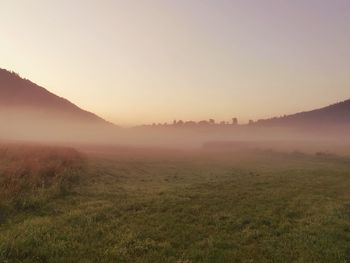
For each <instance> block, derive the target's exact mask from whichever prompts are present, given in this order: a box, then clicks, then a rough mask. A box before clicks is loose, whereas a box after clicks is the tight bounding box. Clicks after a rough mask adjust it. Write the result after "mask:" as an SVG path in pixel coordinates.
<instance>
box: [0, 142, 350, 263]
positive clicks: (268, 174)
mask: <svg viewBox="0 0 350 263" xmlns="http://www.w3.org/2000/svg"><path fill="white" fill-rule="evenodd" d="M0 149H1V150H0V156H1V163H0V191H1V195H0V198H1V199H0V262H187V263H189V262H327V263H328V262H337V263H338V262H342V263H345V262H350V158H348V157H346V156H337V155H332V154H326V153H317V154H316V153H312V154H304V153H300V152H292V153H282V152H273V151H258V150H254V151H253V150H249V151H248V150H247V151H204V150H203V151H199V150H198V151H186V152H178V151H165V150H164V151H161V150H159V151H153V152H151V153H150V152H147V151H139V152H138V151H137V150H135V152H133V151H128V152H125V153H123V152H120V153H109V154H97V153H79V152H77V151H75V150H72V149H63V148H62V149H61V148H57V149H54V148H45V147H43V148H40V147H39V148H36V147H34V148H30V149H27V148H26V147H24V148H20V149H14V150H13V149H12V147H8V146H2V148H0ZM24 149H25V150H24ZM18 160H22V161H21V162H19V161H18ZM23 160H27V161H23Z"/></svg>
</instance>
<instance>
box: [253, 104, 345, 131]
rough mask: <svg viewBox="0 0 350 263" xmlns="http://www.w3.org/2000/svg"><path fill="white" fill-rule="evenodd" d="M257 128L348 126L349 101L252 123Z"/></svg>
mask: <svg viewBox="0 0 350 263" xmlns="http://www.w3.org/2000/svg"><path fill="white" fill-rule="evenodd" d="M251 125H257V126H281V127H284V126H285V127H306V128H307V127H321V126H324V127H330V126H334V127H337V126H349V125H350V99H348V100H345V101H342V102H338V103H335V104H332V105H329V106H327V107H323V108H319V109H315V110H311V111H304V112H299V113H295V114H291V115H285V116H282V117H275V118H270V119H262V120H258V121H256V122H252V123H251Z"/></svg>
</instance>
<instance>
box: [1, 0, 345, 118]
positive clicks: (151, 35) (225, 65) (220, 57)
mask: <svg viewBox="0 0 350 263" xmlns="http://www.w3.org/2000/svg"><path fill="white" fill-rule="evenodd" d="M349 14H350V1H347V0H332V1H329V0H308V1H304V0H296V1H282V0H266V1H260V0H255V1H247V0H239V1H238V0H237V1H234V0H232V1H229V0H227V1H220V0H215V1H214V0H212V1H208V0H178V1H170V0H162V1H161V0H159V1H155V0H143V1H142V0H140V1H133V0H125V1H106V0H105V1H104V0H102V1H96V0H90V1H86V0H85V1H83V0H81V1H68V0H63V1H49V0H31V1H29V0H22V1H19V0H0V32H1V39H0V67H1V68H6V69H9V70H14V71H16V72H18V73H19V74H20V75H21V76H23V77H26V78H28V79H30V80H32V81H34V82H36V83H37V84H39V85H42V86H44V87H46V88H47V89H49V90H50V91H52V92H54V93H56V94H57V95H60V96H62V97H65V98H67V99H69V100H71V101H72V102H74V103H76V104H77V105H79V106H81V107H82V108H84V109H87V110H89V111H93V112H95V113H97V114H98V115H100V116H102V117H104V118H106V119H108V120H110V121H112V122H115V123H117V124H120V125H134V124H141V123H152V122H165V121H167V122H171V121H172V120H173V119H184V120H188V119H193V120H200V119H208V118H215V119H217V120H224V119H226V120H229V119H230V118H231V117H238V118H239V120H241V121H242V122H243V121H247V120H248V119H257V118H262V117H271V116H274V115H282V114H285V113H286V114H287V113H293V112H296V111H300V110H308V109H313V108H315V107H321V106H325V105H327V104H330V103H333V102H336V101H340V100H345V99H348V98H350V48H349V47H350V15H349Z"/></svg>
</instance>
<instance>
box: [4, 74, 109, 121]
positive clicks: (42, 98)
mask: <svg viewBox="0 0 350 263" xmlns="http://www.w3.org/2000/svg"><path fill="white" fill-rule="evenodd" d="M19 109H21V110H23V114H25V113H26V112H28V111H29V112H40V113H41V114H45V116H46V117H50V116H52V117H53V118H58V119H63V120H71V121H82V122H88V123H96V124H110V123H109V122H107V121H105V120H104V119H102V118H101V117H99V116H97V115H95V114H94V113H91V112H88V111H86V110H83V109H81V108H79V107H78V106H76V105H75V104H73V103H71V102H70V101H68V100H67V99H64V98H61V97H59V96H57V95H55V94H53V93H51V92H49V91H48V90H46V89H45V88H43V87H40V86H39V85H37V84H35V83H33V82H31V81H29V80H27V79H24V78H21V77H20V76H19V75H18V74H16V73H14V72H11V71H8V70H5V69H1V68H0V111H4V110H6V111H11V110H19Z"/></svg>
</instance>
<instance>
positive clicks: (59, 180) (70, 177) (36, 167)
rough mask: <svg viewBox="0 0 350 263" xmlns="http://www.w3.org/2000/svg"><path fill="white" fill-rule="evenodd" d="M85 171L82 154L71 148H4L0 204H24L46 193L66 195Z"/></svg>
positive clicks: (0, 149)
mask: <svg viewBox="0 0 350 263" xmlns="http://www.w3.org/2000/svg"><path fill="white" fill-rule="evenodd" d="M82 168H83V158H82V156H81V154H79V153H78V152H77V151H76V150H74V149H71V148H58V147H48V146H35V145H1V146H0V200H2V201H3V202H11V201H16V202H18V201H21V200H22V201H24V200H27V199H28V198H29V196H32V195H36V194H38V193H39V192H41V193H42V192H47V190H50V192H54V193H55V194H59V193H63V192H64V191H67V190H68V189H69V187H70V186H71V185H72V184H73V183H74V182H76V181H77V180H78V175H79V173H80V171H81V170H82ZM53 190H55V191H53Z"/></svg>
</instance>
